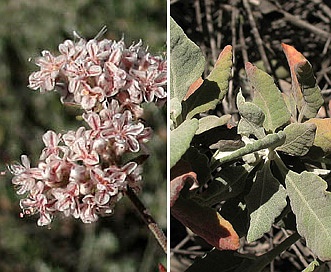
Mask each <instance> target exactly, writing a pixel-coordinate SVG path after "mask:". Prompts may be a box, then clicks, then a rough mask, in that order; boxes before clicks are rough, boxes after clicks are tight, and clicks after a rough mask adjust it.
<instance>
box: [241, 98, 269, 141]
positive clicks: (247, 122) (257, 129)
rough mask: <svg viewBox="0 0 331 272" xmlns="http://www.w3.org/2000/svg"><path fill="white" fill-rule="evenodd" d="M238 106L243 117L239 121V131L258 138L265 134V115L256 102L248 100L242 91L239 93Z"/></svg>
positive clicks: (244, 134)
mask: <svg viewBox="0 0 331 272" xmlns="http://www.w3.org/2000/svg"><path fill="white" fill-rule="evenodd" d="M237 107H238V111H239V114H240V116H241V119H240V121H239V123H238V133H239V134H241V135H243V136H249V135H251V134H252V135H254V136H256V137H257V138H258V139H261V138H263V137H264V136H265V132H264V129H263V122H264V119H265V115H264V113H263V111H262V110H261V109H260V108H259V107H258V106H256V105H255V104H254V103H251V102H246V101H245V98H244V97H243V95H242V93H241V92H239V93H238V95H237Z"/></svg>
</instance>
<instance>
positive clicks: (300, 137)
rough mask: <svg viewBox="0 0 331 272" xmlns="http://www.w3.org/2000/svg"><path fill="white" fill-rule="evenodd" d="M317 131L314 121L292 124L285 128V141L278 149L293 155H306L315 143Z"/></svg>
mask: <svg viewBox="0 0 331 272" xmlns="http://www.w3.org/2000/svg"><path fill="white" fill-rule="evenodd" d="M315 131H316V125H315V124H313V123H304V124H300V123H293V124H290V125H288V126H287V127H286V128H285V129H284V132H285V134H286V140H285V143H284V144H283V145H282V146H280V147H278V148H277V150H279V151H283V152H285V153H287V154H290V155H292V156H304V155H306V154H307V153H308V151H309V149H310V147H311V146H312V145H313V143H314V139H315Z"/></svg>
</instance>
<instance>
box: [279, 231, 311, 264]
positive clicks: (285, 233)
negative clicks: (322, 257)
mask: <svg viewBox="0 0 331 272" xmlns="http://www.w3.org/2000/svg"><path fill="white" fill-rule="evenodd" d="M282 232H283V233H284V235H285V237H286V238H288V237H289V235H288V233H287V231H286V230H285V229H283V228H282ZM291 248H292V249H293V251H294V252H295V254H296V255H297V256H298V258H299V260H300V261H301V263H302V264H303V265H304V267H307V266H308V263H307V261H306V260H305V258H304V257H303V256H302V254H301V252H300V250H299V249H298V247H297V246H296V245H295V244H293V245H292V246H291Z"/></svg>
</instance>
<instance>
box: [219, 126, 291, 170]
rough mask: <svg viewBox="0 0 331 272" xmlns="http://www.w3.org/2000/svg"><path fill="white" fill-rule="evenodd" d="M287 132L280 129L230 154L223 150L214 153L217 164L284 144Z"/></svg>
mask: <svg viewBox="0 0 331 272" xmlns="http://www.w3.org/2000/svg"><path fill="white" fill-rule="evenodd" d="M285 137H286V136H285V133H284V132H283V131H279V132H277V133H274V134H268V135H267V136H265V137H264V138H262V139H259V140H257V141H255V142H253V143H248V144H246V145H245V146H244V147H242V148H239V149H237V150H236V151H233V152H231V153H230V154H228V153H226V155H225V156H224V154H223V153H222V152H216V153H215V154H214V156H213V157H214V159H215V160H217V162H216V163H217V164H223V163H226V162H230V161H233V160H236V159H239V158H241V157H242V156H244V155H247V154H250V153H253V152H256V151H259V150H261V149H265V148H271V149H273V148H276V147H277V146H280V145H282V144H283V143H284V142H285Z"/></svg>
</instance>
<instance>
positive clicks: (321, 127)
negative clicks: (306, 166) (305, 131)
mask: <svg viewBox="0 0 331 272" xmlns="http://www.w3.org/2000/svg"><path fill="white" fill-rule="evenodd" d="M306 123H313V124H315V125H316V127H317V129H316V134H315V140H314V146H317V147H319V148H321V149H322V150H323V152H324V153H326V154H330V153H331V130H330V128H331V118H324V119H319V118H312V119H309V120H308V121H307V122H306Z"/></svg>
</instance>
